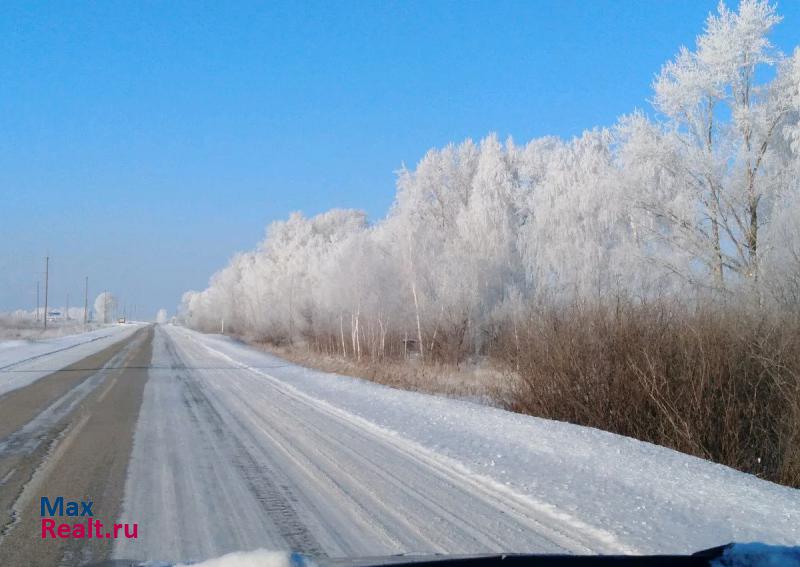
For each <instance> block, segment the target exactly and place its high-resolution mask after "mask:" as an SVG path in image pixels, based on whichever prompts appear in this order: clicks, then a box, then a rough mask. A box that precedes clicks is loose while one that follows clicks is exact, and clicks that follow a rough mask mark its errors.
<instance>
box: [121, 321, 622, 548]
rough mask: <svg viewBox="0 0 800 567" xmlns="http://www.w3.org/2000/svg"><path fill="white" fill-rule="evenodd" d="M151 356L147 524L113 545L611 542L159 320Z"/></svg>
mask: <svg viewBox="0 0 800 567" xmlns="http://www.w3.org/2000/svg"><path fill="white" fill-rule="evenodd" d="M153 363H154V367H155V368H154V369H153V370H152V371H151V377H150V382H149V383H148V385H147V387H146V390H145V398H144V406H143V409H142V413H141V416H140V420H139V426H138V429H137V433H136V441H135V445H134V451H133V458H132V464H131V469H130V472H129V480H128V485H127V487H126V494H127V495H128V496H129V498H128V499H127V500H126V502H125V506H124V508H125V511H126V516H125V518H124V519H123V521H129V522H133V521H138V522H140V524H141V525H142V526H143V529H142V533H143V534H145V535H144V537H142V538H141V539H139V540H137V541H133V540H123V541H122V542H121V544H120V545H119V546H118V548H117V550H116V555H117V556H119V557H125V558H131V557H134V558H152V557H158V558H160V559H168V560H176V559H199V558H203V557H209V556H214V555H220V554H222V553H225V552H227V551H232V550H236V549H252V548H255V547H265V548H269V549H286V548H291V549H294V550H300V551H303V552H306V553H311V554H320V553H325V554H327V555H331V556H365V555H384V554H394V553H401V552H409V551H414V552H451V553H452V552H460V553H469V552H486V551H503V550H536V551H550V552H564V551H569V552H587V551H592V550H608V549H609V548H608V546H607V545H606V542H603V541H598V540H597V539H596V538H594V537H593V534H586V533H580V532H575V531H574V526H566V525H558V524H557V523H554V522H553V519H552V518H546V519H547V522H546V523H545V522H544V521H543V520H544V519H545V518H543V517H542V516H541V515H540V514H538V513H537V511H536V510H533V509H531V508H530V507H529V506H526V505H525V503H523V502H520V501H518V500H517V499H515V498H514V496H513V495H512V494H510V493H508V492H506V491H502V490H498V489H496V488H495V487H493V486H490V485H487V484H485V483H482V482H480V480H478V479H475V478H471V477H469V476H467V475H464V474H462V473H460V472H459V471H457V470H453V469H452V468H450V467H448V466H447V464H446V463H444V462H441V461H439V460H437V459H435V458H433V457H431V456H429V455H425V454H420V453H418V452H417V451H415V450H414V448H413V447H411V446H410V445H408V444H407V443H404V442H403V440H402V439H397V438H395V437H393V436H389V435H385V434H382V433H381V432H380V431H379V430H377V429H375V428H370V427H364V424H363V423H361V422H359V421H358V420H356V419H354V418H353V417H352V416H349V415H348V414H346V413H344V412H339V411H336V410H335V408H332V407H330V406H328V405H327V404H324V403H321V402H319V401H318V400H314V399H312V398H308V397H305V396H303V395H302V394H300V393H299V392H297V391H293V389H291V388H286V387H282V386H281V385H280V384H279V383H278V382H275V381H271V380H267V379H265V377H264V376H263V375H261V374H258V373H256V372H252V371H249V370H247V369H244V368H241V367H236V366H232V365H231V364H230V363H229V362H228V361H226V360H224V359H221V358H220V357H219V356H218V355H215V354H214V353H213V352H210V351H208V350H207V349H206V348H204V347H203V345H202V344H201V343H198V342H196V341H193V340H192V339H191V336H190V335H188V334H186V333H183V332H180V331H177V330H171V329H168V330H163V329H161V328H159V329H158V330H157V331H156V336H155V340H154V347H153ZM152 511H157V513H156V514H153V513H152Z"/></svg>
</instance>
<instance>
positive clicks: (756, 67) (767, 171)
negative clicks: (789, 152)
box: [639, 0, 793, 287]
mask: <svg viewBox="0 0 800 567" xmlns="http://www.w3.org/2000/svg"><path fill="white" fill-rule="evenodd" d="M779 21H780V17H779V16H778V15H777V13H776V11H775V7H774V6H773V5H771V4H769V3H768V2H767V1H764V0H742V2H741V3H740V5H739V8H738V10H737V11H731V10H730V9H728V8H727V7H726V6H725V4H723V3H720V5H719V9H718V14H716V15H710V16H709V18H708V20H707V21H706V28H705V30H704V32H703V34H701V35H700V36H699V37H698V38H697V43H696V46H695V49H694V50H693V51H690V50H689V49H687V48H682V49H681V50H680V52H679V53H678V55H677V56H676V57H675V59H673V60H672V61H670V62H668V63H667V64H666V65H665V66H664V67H663V68H662V70H661V72H660V74H659V75H658V77H657V78H656V80H655V82H654V85H653V86H654V90H655V97H654V100H653V102H654V105H655V107H656V109H657V110H658V111H659V112H660V113H661V114H662V115H663V116H664V117H665V118H666V123H665V128H664V129H663V130H662V131H652V132H651V134H652V135H653V136H655V138H656V139H655V140H652V141H651V142H650V143H649V146H650V149H651V150H652V151H653V155H652V156H650V158H649V159H652V160H654V161H655V162H657V163H659V164H660V167H662V168H663V169H665V170H666V173H665V174H658V175H659V176H662V177H663V176H668V177H670V180H669V183H670V186H669V188H668V189H669V190H670V191H672V194H671V195H667V198H666V199H663V197H664V195H663V194H662V193H663V191H664V189H665V187H664V186H662V185H655V186H651V187H649V189H652V190H655V192H656V193H655V195H654V194H652V193H651V192H650V191H648V190H647V189H645V191H643V192H642V194H641V195H640V204H641V205H642V206H643V207H645V208H647V209H648V210H649V211H650V212H651V213H652V214H654V215H657V216H658V217H659V221H661V222H660V223H659V224H665V225H669V227H668V230H669V233H668V234H667V235H666V237H667V238H669V239H672V240H673V242H674V243H675V244H677V245H680V246H684V247H685V248H686V249H687V251H688V252H689V253H690V254H692V255H693V256H695V257H696V258H697V259H698V261H700V262H702V263H703V264H704V265H706V266H707V267H708V268H709V269H710V270H711V272H712V273H713V274H714V278H715V283H716V285H718V286H720V287H721V286H723V285H724V284H725V280H726V273H732V274H734V275H737V276H739V277H744V278H757V276H758V269H759V251H760V248H761V242H760V238H759V234H760V230H761V228H762V227H763V226H764V225H765V224H766V223H768V222H769V221H770V219H771V218H772V213H773V197H774V196H775V195H776V193H778V192H780V191H781V189H782V187H781V186H780V183H777V181H778V180H779V179H780V173H779V170H780V168H781V167H782V166H783V164H782V162H781V159H780V156H779V152H778V151H777V150H776V146H777V145H779V143H780V137H781V131H782V129H783V127H784V125H785V124H786V122H787V120H789V119H790V115H791V110H792V100H791V90H792V88H791V83H792V81H793V77H792V76H791V73H790V72H791V65H790V64H788V62H787V61H786V60H785V58H784V56H783V55H782V54H781V53H779V52H778V51H777V50H775V49H774V48H773V46H772V45H771V43H770V41H769V34H770V32H771V31H772V28H773V27H774V26H775V25H776V24H777V23H778V22H779ZM770 67H771V68H773V70H774V72H773V73H772V74H771V76H770V78H768V79H766V80H759V79H760V78H761V77H762V76H764V75H765V73H766V72H765V71H764V70H763V69H764V68H770ZM639 134H640V135H641V134H644V132H640V133H639ZM646 159H647V158H646Z"/></svg>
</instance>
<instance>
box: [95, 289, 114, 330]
mask: <svg viewBox="0 0 800 567" xmlns="http://www.w3.org/2000/svg"><path fill="white" fill-rule="evenodd" d="M116 311H117V298H116V297H114V295H113V294H112V293H111V292H110V291H104V292H103V293H101V294H100V295H98V296H97V297H96V298H95V300H94V313H95V319H96V320H97V321H98V322H100V323H113V322H114V313H116Z"/></svg>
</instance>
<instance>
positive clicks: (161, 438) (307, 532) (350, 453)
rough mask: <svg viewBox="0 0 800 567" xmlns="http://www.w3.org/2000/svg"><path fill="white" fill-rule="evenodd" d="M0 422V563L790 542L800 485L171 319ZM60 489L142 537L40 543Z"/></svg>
mask: <svg viewBox="0 0 800 567" xmlns="http://www.w3.org/2000/svg"><path fill="white" fill-rule="evenodd" d="M34 402H36V403H34ZM0 416H1V417H0V505H2V506H4V507H5V508H4V509H6V510H8V514H9V515H8V516H7V519H6V520H5V521H4V527H3V528H2V529H3V533H0V559H2V558H3V557H6V558H8V557H11V558H14V557H16V558H19V557H25V558H30V557H36V558H37V560H38V563H39V564H50V563H49V562H48V561H50V560H55V562H57V563H60V564H64V565H72V564H82V563H85V562H87V561H91V560H97V559H100V558H103V557H106V556H108V555H109V554H112V555H113V556H114V557H116V558H128V559H159V560H166V561H171V560H197V559H204V558H208V557H212V556H217V555H221V554H224V553H227V552H230V551H234V550H249V549H254V548H268V549H292V550H297V551H302V552H306V553H310V554H320V555H322V554H324V555H328V556H331V557H337V556H374V555H387V554H394V553H411V552H418V553H432V552H439V553H461V554H463V553H473V552H492V551H504V552H571V553H573V552H574V553H587V552H605V553H608V552H643V553H649V552H680V551H690V550H697V549H700V548H703V547H710V546H713V545H717V544H721V543H725V542H728V541H732V540H738V541H749V540H763V541H767V542H770V543H784V544H785V543H793V544H796V543H797V542H798V541H800V531H798V530H799V528H798V526H799V525H800V491H798V490H792V489H788V488H785V487H780V486H777V485H774V484H771V483H768V482H764V481H761V480H759V479H756V478H754V477H752V476H749V475H744V474H741V473H738V472H735V471H732V470H731V469H727V468H725V467H721V466H718V465H714V464H712V463H708V462H706V461H702V460H700V459H695V458H692V457H688V456H686V455H682V454H679V453H676V452H674V451H669V450H667V449H663V448H660V447H655V446H652V445H648V444H645V443H640V442H637V441H634V440H631V439H627V438H623V437H619V436H616V435H611V434H608V433H604V432H601V431H597V430H592V429H587V428H583V427H577V426H572V425H568V424H563V423H556V422H552V421H547V420H540V419H535V418H531V417H527V416H521V415H517V414H512V413H509V412H506V411H502V410H498V409H494V408H488V407H485V406H480V405H476V404H473V403H469V402H464V401H459V400H452V399H446V398H440V397H433V396H426V395H422V394H417V393H413V392H403V391H399V390H394V389H391V388H386V387H383V386H379V385H376V384H372V383H368V382H364V381H361V380H356V379H351V378H346V377H341V376H334V375H330V374H325V373H321V372H316V371H311V370H307V369H304V368H302V367H298V366H296V365H292V364H289V363H286V362H285V361H282V360H280V359H278V358H275V357H272V356H270V355H268V354H265V353H262V352H259V351H257V350H255V349H252V348H250V347H247V346H245V345H242V344H240V343H237V342H236V341H233V340H231V339H229V338H227V337H219V336H213V335H200V334H198V333H195V332H193V331H189V330H186V329H183V328H179V327H173V326H155V327H154V328H152V329H150V328H147V329H142V330H141V332H139V333H137V334H135V335H134V336H132V337H130V338H127V339H125V340H123V341H120V342H118V343H115V345H112V346H111V347H108V348H106V349H105V350H103V351H101V352H98V353H95V354H93V355H92V356H90V357H88V358H86V359H84V360H83V361H80V363H76V365H74V366H73V367H70V368H66V369H64V370H63V371H60V372H58V373H55V374H52V375H50V376H47V377H45V378H42V379H41V380H38V381H36V382H34V383H32V384H30V385H28V386H25V387H20V388H17V389H16V390H14V391H12V392H10V393H8V394H6V395H5V396H0ZM4 471H5V472H4ZM26 479H27V480H26ZM58 494H63V495H64V496H65V497H71V498H76V499H77V498H82V497H85V496H87V495H89V496H91V497H92V498H93V499H94V500H95V501H96V508H95V509H96V511H97V512H98V516H99V517H101V518H102V519H103V521H106V522H111V521H119V522H126V523H136V524H138V539H135V540H134V539H124V538H123V539H117V540H115V541H114V542H113V546H112V542H111V541H110V540H103V541H94V542H91V543H90V544H84V543H83V542H81V541H74V540H73V541H71V542H67V543H64V542H51V541H48V542H44V543H43V542H42V541H41V540H40V539H37V537H38V532H37V530H36V522H37V521H38V519H39V518H38V509H36V508H35V501H36V498H38V497H39V496H40V495H58ZM4 553H5V554H6V555H5V556H4V555H3V554H4ZM26 554H32V555H31V556H28V555H26ZM12 563H13V562H12Z"/></svg>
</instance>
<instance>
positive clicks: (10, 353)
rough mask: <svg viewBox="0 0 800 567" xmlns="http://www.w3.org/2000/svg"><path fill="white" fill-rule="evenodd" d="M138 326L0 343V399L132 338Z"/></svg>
mask: <svg viewBox="0 0 800 567" xmlns="http://www.w3.org/2000/svg"><path fill="white" fill-rule="evenodd" d="M138 328H139V325H110V326H107V327H103V328H101V329H95V330H93V331H89V332H86V333H77V334H73V335H66V336H62V337H55V338H47V339H41V340H25V339H21V340H9V341H0V396H1V395H3V394H5V393H7V392H10V391H11V390H15V389H17V388H22V387H23V386H27V385H28V384H31V383H33V382H35V381H36V380H38V379H40V378H42V377H44V376H47V375H48V374H51V373H52V372H54V371H56V370H59V369H61V368H64V367H65V366H69V365H70V364H73V363H75V362H77V361H79V360H81V359H82V358H85V357H87V356H89V355H91V354H94V353H95V352H97V351H99V350H102V349H104V348H106V347H107V346H109V345H111V344H113V343H114V342H116V341H120V340H122V339H124V338H126V337H128V336H130V335H131V334H132V333H133V332H134V331H135V330H136V329H138Z"/></svg>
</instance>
